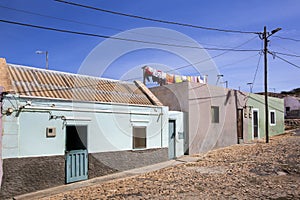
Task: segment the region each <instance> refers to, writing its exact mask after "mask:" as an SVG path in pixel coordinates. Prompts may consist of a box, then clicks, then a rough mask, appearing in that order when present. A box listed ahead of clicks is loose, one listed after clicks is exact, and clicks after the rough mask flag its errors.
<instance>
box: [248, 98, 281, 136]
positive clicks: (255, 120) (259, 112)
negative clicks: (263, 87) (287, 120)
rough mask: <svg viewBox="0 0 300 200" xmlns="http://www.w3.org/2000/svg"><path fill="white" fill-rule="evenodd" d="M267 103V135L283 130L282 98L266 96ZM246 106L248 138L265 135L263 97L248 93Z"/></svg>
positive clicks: (276, 133)
mask: <svg viewBox="0 0 300 200" xmlns="http://www.w3.org/2000/svg"><path fill="white" fill-rule="evenodd" d="M268 103H269V135H270V136H273V135H278V134H281V133H283V132H284V102H283V99H279V98H274V97H268ZM247 107H248V118H249V121H248V138H247V139H248V140H252V139H256V138H257V139H259V138H263V137H265V97H264V96H263V95H258V94H252V93H251V94H249V98H248V101H247Z"/></svg>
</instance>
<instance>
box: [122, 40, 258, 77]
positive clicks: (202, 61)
mask: <svg viewBox="0 0 300 200" xmlns="http://www.w3.org/2000/svg"><path fill="white" fill-rule="evenodd" d="M255 38H256V36H255V37H252V38H250V39H249V40H247V41H246V42H243V43H242V44H239V45H238V46H236V47H234V48H233V49H235V48H239V47H241V46H243V45H245V44H247V43H249V42H250V41H252V40H254V39H255ZM228 52H229V51H225V52H223V53H220V54H218V55H215V56H212V57H210V58H207V59H204V60H201V61H199V62H195V63H191V64H188V65H183V66H181V67H176V68H174V69H171V70H168V71H165V72H166V73H167V72H172V71H176V70H178V69H183V68H187V67H189V66H194V65H197V64H200V63H204V62H207V61H209V60H212V59H213V58H216V57H219V56H222V55H224V54H226V53H228ZM209 71H210V70H209ZM138 78H141V77H135V78H131V79H127V80H125V81H129V80H135V79H138Z"/></svg>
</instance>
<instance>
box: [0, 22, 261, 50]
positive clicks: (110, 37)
mask: <svg viewBox="0 0 300 200" xmlns="http://www.w3.org/2000/svg"><path fill="white" fill-rule="evenodd" d="M0 22H3V23H8V24H14V25H20V26H26V27H31V28H38V29H44V30H50V31H56V32H63V33H70V34H75V35H85V36H91V37H98V38H106V39H114V40H121V41H127V42H137V43H144V44H154V45H160V46H172V47H178V48H191V49H205V50H212V51H238V52H251V51H252V52H253V51H259V50H255V49H233V48H229V49H226V48H209V47H206V48H205V47H203V48H202V47H196V46H188V45H176V44H168V43H160V42H150V41H144V40H135V39H128V38H121V37H114V36H107V35H99V34H94V33H87V32H78V31H71V30H67V29H57V28H52V27H46V26H39V25H33V24H27V23H21V22H16V21H9V20H3V19H0Z"/></svg>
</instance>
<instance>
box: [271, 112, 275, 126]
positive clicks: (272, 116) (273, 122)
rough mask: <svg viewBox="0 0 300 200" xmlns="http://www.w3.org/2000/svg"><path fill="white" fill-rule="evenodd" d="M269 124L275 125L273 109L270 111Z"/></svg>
mask: <svg viewBox="0 0 300 200" xmlns="http://www.w3.org/2000/svg"><path fill="white" fill-rule="evenodd" d="M270 124H271V125H273V126H275V125H276V115H275V110H271V111H270Z"/></svg>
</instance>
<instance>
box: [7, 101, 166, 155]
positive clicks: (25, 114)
mask: <svg viewBox="0 0 300 200" xmlns="http://www.w3.org/2000/svg"><path fill="white" fill-rule="evenodd" d="M27 100H31V104H32V107H35V108H36V107H46V108H50V109H51V106H52V107H53V108H55V109H58V110H59V109H60V108H62V109H71V110H72V109H93V110H96V111H97V110H102V111H103V112H71V111H57V110H48V111H46V110H43V109H42V108H41V110H35V109H26V110H25V109H24V110H22V112H21V113H19V117H16V113H17V112H14V113H13V114H12V115H10V116H4V117H3V128H4V133H3V158H15V157H32V156H50V155H64V151H65V136H66V134H65V132H66V128H65V126H66V125H85V126H87V130H88V136H87V140H88V142H87V146H88V148H87V149H88V152H89V153H96V152H109V151H120V150H131V149H132V146H133V145H132V141H133V139H132V131H133V127H134V126H145V127H146V130H147V149H150V148H161V147H163V148H164V147H167V146H168V108H167V107H157V106H153V107H141V106H132V105H128V106H123V105H111V104H91V103H72V102H64V101H49V100H41V99H24V98H23V99H20V101H16V100H14V98H11V99H10V100H8V99H4V101H5V108H6V109H7V108H8V107H12V108H14V107H15V108H17V107H19V106H21V105H25V104H26V102H27ZM12 104H13V105H12ZM105 111H109V112H105ZM110 111H111V112H110ZM121 112H129V113H130V112H131V113H132V114H129V113H127V114H124V113H121ZM50 116H54V117H55V116H57V119H49V117H50ZM61 116H64V117H67V118H75V119H76V120H75V121H74V120H67V121H63V120H61V118H60V117H61ZM47 127H54V128H56V137H46V128H47Z"/></svg>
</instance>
